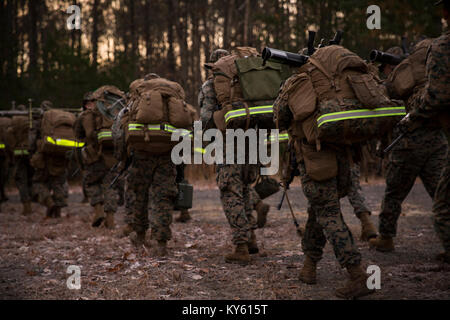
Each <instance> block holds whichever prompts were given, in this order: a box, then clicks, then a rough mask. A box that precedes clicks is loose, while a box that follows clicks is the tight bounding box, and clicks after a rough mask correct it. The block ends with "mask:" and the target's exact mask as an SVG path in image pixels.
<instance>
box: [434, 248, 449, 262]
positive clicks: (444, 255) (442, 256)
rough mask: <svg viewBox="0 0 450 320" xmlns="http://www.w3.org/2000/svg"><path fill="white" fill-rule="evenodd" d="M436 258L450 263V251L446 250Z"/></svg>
mask: <svg viewBox="0 0 450 320" xmlns="http://www.w3.org/2000/svg"><path fill="white" fill-rule="evenodd" d="M436 260H438V261H441V262H444V263H450V252H449V251H445V252H442V253H439V254H438V255H437V256H436Z"/></svg>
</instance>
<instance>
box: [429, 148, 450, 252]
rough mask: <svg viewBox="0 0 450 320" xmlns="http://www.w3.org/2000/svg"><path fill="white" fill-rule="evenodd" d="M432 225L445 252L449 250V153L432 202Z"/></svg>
mask: <svg viewBox="0 0 450 320" xmlns="http://www.w3.org/2000/svg"><path fill="white" fill-rule="evenodd" d="M433 213H434V227H435V230H436V233H437V234H438V236H439V238H440V239H441V241H442V244H443V246H444V248H445V250H446V251H447V252H450V155H449V154H448V153H447V162H446V166H445V168H444V171H443V172H442V175H441V178H440V180H439V184H438V186H437V189H436V193H435V195H434V202H433Z"/></svg>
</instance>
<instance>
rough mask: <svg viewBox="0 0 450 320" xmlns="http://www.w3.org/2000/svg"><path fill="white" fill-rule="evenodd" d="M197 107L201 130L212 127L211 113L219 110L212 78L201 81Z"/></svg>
mask: <svg viewBox="0 0 450 320" xmlns="http://www.w3.org/2000/svg"><path fill="white" fill-rule="evenodd" d="M198 107H199V109H200V120H201V121H202V126H203V130H207V129H210V128H213V127H214V119H213V113H214V111H217V110H219V102H218V101H217V98H216V92H215V90H214V80H213V79H212V78H210V79H208V80H206V81H205V83H203V85H202V87H201V89H200V92H199V94H198Z"/></svg>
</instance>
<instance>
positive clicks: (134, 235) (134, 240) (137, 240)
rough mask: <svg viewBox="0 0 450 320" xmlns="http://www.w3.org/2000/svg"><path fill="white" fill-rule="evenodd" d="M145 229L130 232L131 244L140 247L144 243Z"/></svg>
mask: <svg viewBox="0 0 450 320" xmlns="http://www.w3.org/2000/svg"><path fill="white" fill-rule="evenodd" d="M145 233H146V232H145V231H144V232H136V231H133V232H131V233H130V241H131V244H132V245H133V246H135V247H136V248H140V247H142V246H143V245H144V242H145Z"/></svg>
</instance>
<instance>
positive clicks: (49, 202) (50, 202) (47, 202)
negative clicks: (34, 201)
mask: <svg viewBox="0 0 450 320" xmlns="http://www.w3.org/2000/svg"><path fill="white" fill-rule="evenodd" d="M45 206H46V207H47V212H46V216H47V218H51V217H53V210H54V207H55V203H54V202H53V199H52V197H47V199H45Z"/></svg>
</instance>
